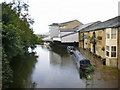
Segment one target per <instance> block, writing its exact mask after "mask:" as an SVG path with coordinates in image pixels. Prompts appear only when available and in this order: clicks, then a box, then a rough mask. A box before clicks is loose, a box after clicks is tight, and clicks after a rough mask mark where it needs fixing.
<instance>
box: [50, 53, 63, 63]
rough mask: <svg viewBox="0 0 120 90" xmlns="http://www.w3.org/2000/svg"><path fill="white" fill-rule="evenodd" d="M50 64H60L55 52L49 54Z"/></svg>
mask: <svg viewBox="0 0 120 90" xmlns="http://www.w3.org/2000/svg"><path fill="white" fill-rule="evenodd" d="M49 54H50V64H61V62H62V61H61V56H60V55H59V54H57V53H55V52H52V51H51V52H50V53H49Z"/></svg>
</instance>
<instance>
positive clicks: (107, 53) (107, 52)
mask: <svg viewBox="0 0 120 90" xmlns="http://www.w3.org/2000/svg"><path fill="white" fill-rule="evenodd" d="M109 51H110V48H109V46H106V56H109Z"/></svg>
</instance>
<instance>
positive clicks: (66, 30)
mask: <svg viewBox="0 0 120 90" xmlns="http://www.w3.org/2000/svg"><path fill="white" fill-rule="evenodd" d="M98 23H101V22H100V21H97V22H92V23H87V24H84V25H80V26H77V27H75V28H73V29H61V30H60V32H71V33H69V34H66V35H63V36H61V37H66V36H69V35H72V34H75V33H77V32H79V31H81V30H83V29H85V28H88V27H90V26H91V25H96V24H98Z"/></svg>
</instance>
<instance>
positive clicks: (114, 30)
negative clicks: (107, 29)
mask: <svg viewBox="0 0 120 90" xmlns="http://www.w3.org/2000/svg"><path fill="white" fill-rule="evenodd" d="M116 31H117V29H115V28H113V29H112V30H111V39H116Z"/></svg>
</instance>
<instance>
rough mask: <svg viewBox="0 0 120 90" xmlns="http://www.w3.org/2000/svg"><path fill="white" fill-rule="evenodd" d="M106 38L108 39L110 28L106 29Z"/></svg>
mask: <svg viewBox="0 0 120 90" xmlns="http://www.w3.org/2000/svg"><path fill="white" fill-rule="evenodd" d="M106 37H107V39H110V28H108V29H106Z"/></svg>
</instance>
